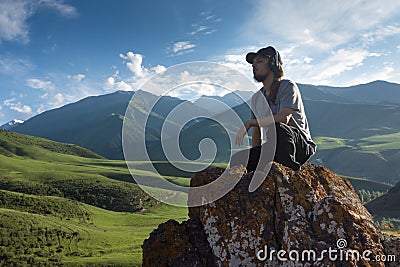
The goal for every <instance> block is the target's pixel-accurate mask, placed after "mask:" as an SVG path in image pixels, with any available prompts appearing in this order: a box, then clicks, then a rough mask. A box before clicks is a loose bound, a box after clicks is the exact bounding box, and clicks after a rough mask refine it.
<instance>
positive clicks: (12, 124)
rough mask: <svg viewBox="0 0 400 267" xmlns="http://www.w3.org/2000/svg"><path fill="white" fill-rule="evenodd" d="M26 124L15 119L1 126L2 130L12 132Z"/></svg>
mask: <svg viewBox="0 0 400 267" xmlns="http://www.w3.org/2000/svg"><path fill="white" fill-rule="evenodd" d="M22 123H24V121H23V120H18V119H14V120H11V121H9V122H7V123H5V124H3V125H1V126H0V129H3V130H11V129H12V128H14V127H16V126H18V125H20V124H22Z"/></svg>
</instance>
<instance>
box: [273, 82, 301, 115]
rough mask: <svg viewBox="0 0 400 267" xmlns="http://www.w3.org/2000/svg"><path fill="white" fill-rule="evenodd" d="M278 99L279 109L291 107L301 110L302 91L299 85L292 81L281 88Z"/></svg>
mask: <svg viewBox="0 0 400 267" xmlns="http://www.w3.org/2000/svg"><path fill="white" fill-rule="evenodd" d="M277 100H278V102H279V109H280V110H282V109H284V108H291V109H294V110H297V111H299V110H300V109H301V100H300V91H299V88H298V87H297V85H296V84H295V83H293V82H291V81H289V82H287V83H286V85H284V86H283V87H282V88H279V91H278V95H277Z"/></svg>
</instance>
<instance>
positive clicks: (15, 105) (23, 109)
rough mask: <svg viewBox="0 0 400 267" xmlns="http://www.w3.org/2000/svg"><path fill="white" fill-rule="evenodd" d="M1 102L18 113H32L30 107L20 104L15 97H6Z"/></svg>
mask: <svg viewBox="0 0 400 267" xmlns="http://www.w3.org/2000/svg"><path fill="white" fill-rule="evenodd" d="M3 104H4V105H5V106H7V107H9V108H10V109H12V110H15V111H17V112H18V113H22V114H31V113H32V108H31V107H30V106H28V105H24V104H22V103H21V102H20V101H17V99H16V98H10V99H6V100H4V102H3Z"/></svg>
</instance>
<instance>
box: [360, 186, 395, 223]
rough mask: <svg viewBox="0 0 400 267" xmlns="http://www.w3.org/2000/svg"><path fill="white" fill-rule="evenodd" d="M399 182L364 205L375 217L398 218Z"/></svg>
mask: <svg viewBox="0 0 400 267" xmlns="http://www.w3.org/2000/svg"><path fill="white" fill-rule="evenodd" d="M399 203H400V183H397V184H396V185H395V186H394V187H393V188H391V189H390V190H389V191H388V192H387V193H386V194H384V195H383V196H380V197H378V198H377V199H374V200H372V201H370V202H368V203H367V204H365V207H366V208H367V209H368V210H369V212H371V214H372V215H374V216H376V217H380V218H382V217H386V218H400V206H399Z"/></svg>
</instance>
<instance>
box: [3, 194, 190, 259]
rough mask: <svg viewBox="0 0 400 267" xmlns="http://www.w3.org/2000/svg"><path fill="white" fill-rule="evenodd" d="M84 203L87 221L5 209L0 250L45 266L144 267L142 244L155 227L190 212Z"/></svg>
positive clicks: (160, 207) (10, 257)
mask: <svg viewBox="0 0 400 267" xmlns="http://www.w3.org/2000/svg"><path fill="white" fill-rule="evenodd" d="M30 197H32V196H30ZM78 205H79V207H80V209H81V210H82V211H84V213H85V214H87V215H86V216H87V218H86V220H82V219H79V218H71V219H61V218H59V217H56V216H49V215H38V214H33V213H27V212H21V211H16V210H10V209H4V208H0V218H1V220H0V225H1V227H2V231H1V234H0V235H1V236H2V238H1V241H0V254H2V255H1V256H3V257H4V256H5V257H6V258H7V261H5V263H7V264H12V263H14V264H17V265H18V266H25V265H27V264H28V263H29V262H30V263H32V262H33V263H36V264H38V263H41V264H40V265H43V264H44V263H46V262H48V259H51V261H53V262H54V263H62V264H65V265H82V264H83V265H87V264H89V263H90V264H95V265H97V266H102V265H104V264H106V263H110V264H111V263H112V264H113V265H118V266H140V265H141V260H142V250H141V245H142V244H143V241H144V239H146V238H148V237H149V234H150V232H151V231H153V230H154V229H155V228H157V226H158V225H159V224H160V223H162V222H165V221H167V220H168V219H175V220H178V221H182V220H184V219H186V216H187V209H186V208H177V207H172V206H166V205H159V206H158V207H156V208H154V209H151V210H148V211H144V212H142V213H136V214H135V213H121V212H113V211H108V210H103V209H100V208H96V207H93V206H89V205H86V204H81V203H79V204H78ZM43 266H45V265H43Z"/></svg>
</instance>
